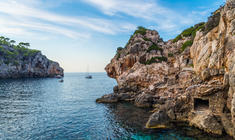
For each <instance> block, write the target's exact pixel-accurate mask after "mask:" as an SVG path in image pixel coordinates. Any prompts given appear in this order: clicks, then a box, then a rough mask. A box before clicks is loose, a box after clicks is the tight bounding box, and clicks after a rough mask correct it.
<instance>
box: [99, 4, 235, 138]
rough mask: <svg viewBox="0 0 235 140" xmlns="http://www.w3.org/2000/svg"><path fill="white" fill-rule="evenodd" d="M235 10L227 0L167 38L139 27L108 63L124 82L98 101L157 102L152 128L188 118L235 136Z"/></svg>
mask: <svg viewBox="0 0 235 140" xmlns="http://www.w3.org/2000/svg"><path fill="white" fill-rule="evenodd" d="M234 10H235V5H234V0H227V2H226V4H225V5H224V6H221V7H220V8H219V9H218V10H216V11H215V12H213V13H212V15H211V16H210V17H209V18H208V21H207V22H206V23H204V22H202V23H199V24H196V25H194V26H192V27H190V28H188V29H186V30H184V31H183V32H182V33H181V34H179V35H178V36H177V37H176V38H175V39H172V40H169V41H166V42H165V41H163V40H162V39H161V37H160V36H159V34H158V32H157V31H155V30H149V29H146V28H144V27H139V28H138V30H136V31H135V32H134V34H133V35H132V36H131V38H130V40H129V41H128V43H127V44H126V46H125V47H124V48H122V47H119V48H118V49H117V53H116V55H115V56H114V58H113V59H112V60H111V62H110V63H109V64H108V65H107V66H106V68H105V70H106V72H107V74H108V76H109V77H111V78H114V79H116V81H117V83H118V85H117V86H115V87H114V89H113V93H111V94H107V95H104V96H103V97H101V98H99V99H97V100H96V101H97V102H98V103H117V102H123V101H124V102H131V103H133V104H135V105H136V106H138V107H145V108H146V107H147V108H152V109H153V113H152V115H151V116H149V120H148V122H146V128H170V127H171V124H172V123H173V122H186V123H187V124H188V125H190V126H195V127H197V128H199V129H201V130H204V131H205V132H207V133H210V134H214V135H223V134H224V132H225V133H226V134H228V135H230V136H233V137H235V133H234V132H235V123H234V120H235V109H234V108H235V98H234V97H235V94H234V90H235V84H234V83H235V82H234V81H235V79H234V77H235V67H234V66H235V65H234V64H235V51H234V47H235V36H234V35H235V30H234V29H235V24H234V23H235V20H234V19H235V14H234V13H235V12H234Z"/></svg>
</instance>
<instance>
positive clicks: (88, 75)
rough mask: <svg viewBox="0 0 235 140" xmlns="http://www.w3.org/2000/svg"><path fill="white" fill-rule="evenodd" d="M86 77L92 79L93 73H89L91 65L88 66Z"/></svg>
mask: <svg viewBox="0 0 235 140" xmlns="http://www.w3.org/2000/svg"><path fill="white" fill-rule="evenodd" d="M85 78H86V79H92V75H90V74H89V67H87V74H86V77H85Z"/></svg>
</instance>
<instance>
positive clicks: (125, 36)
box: [0, 0, 225, 72]
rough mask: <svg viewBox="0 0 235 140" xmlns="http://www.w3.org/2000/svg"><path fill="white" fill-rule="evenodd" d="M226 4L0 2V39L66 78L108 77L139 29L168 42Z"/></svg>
mask: <svg viewBox="0 0 235 140" xmlns="http://www.w3.org/2000/svg"><path fill="white" fill-rule="evenodd" d="M224 2H225V0H0V7H1V8H0V36H5V37H9V38H11V39H13V40H15V41H17V42H22V41H23V42H29V43H30V44H31V47H30V48H32V49H38V50H41V51H42V53H43V54H44V55H46V56H47V57H48V58H49V59H51V60H54V61H57V62H59V63H60V65H61V66H62V67H63V68H64V70H65V72H86V71H87V67H89V71H90V72H104V68H105V66H106V65H107V64H108V63H109V62H110V60H111V59H112V57H113V56H114V55H115V53H116V48H117V47H120V46H122V47H123V46H125V44H126V43H127V41H128V40H129V37H130V35H131V34H132V33H133V32H134V31H135V29H136V27H138V26H144V27H146V28H149V29H154V30H157V31H158V32H159V34H160V36H161V37H162V38H163V39H164V40H165V41H167V40H169V39H172V38H174V37H175V36H177V35H178V34H179V33H180V32H181V31H182V30H183V29H186V28H188V27H190V26H193V25H194V24H196V23H199V22H202V21H206V20H207V17H208V16H210V14H211V12H213V11H215V10H216V9H217V8H219V6H220V5H222V4H224Z"/></svg>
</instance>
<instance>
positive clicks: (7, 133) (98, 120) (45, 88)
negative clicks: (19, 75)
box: [0, 73, 210, 140]
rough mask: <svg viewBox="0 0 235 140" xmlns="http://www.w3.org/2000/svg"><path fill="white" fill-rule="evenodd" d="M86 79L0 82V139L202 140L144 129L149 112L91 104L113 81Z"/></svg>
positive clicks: (98, 77) (101, 76)
mask: <svg viewBox="0 0 235 140" xmlns="http://www.w3.org/2000/svg"><path fill="white" fill-rule="evenodd" d="M92 75H93V79H92V80H87V79H85V78H84V76H85V74H84V73H74V74H66V75H65V77H64V82H63V83H60V82H58V79H51V78H42V79H18V80H0V140H64V139H65V140H104V139H112V140H120V139H121V140H122V139H124V140H129V139H134V140H142V139H144V140H145V139H146V140H148V139H164V140H167V139H169V140H171V139H177V140H178V139H179V140H180V139H194V138H195V137H196V136H195V134H197V135H200V136H205V135H202V134H201V131H198V133H195V131H192V130H191V128H185V129H187V130H188V131H184V128H180V129H172V130H157V131H156V130H146V129H144V125H145V123H146V121H147V119H148V116H149V115H150V113H149V110H145V109H141V108H136V107H134V106H133V105H131V104H126V103H120V104H97V103H95V100H96V98H98V97H100V96H102V95H103V94H106V93H110V92H112V88H113V86H114V85H115V84H116V82H115V81H114V80H113V79H110V78H108V77H107V76H106V74H105V73H93V74H92ZM186 132H187V133H186ZM190 132H193V133H191V134H190ZM184 133H186V134H187V135H185V134H184ZM207 138H210V137H208V136H207Z"/></svg>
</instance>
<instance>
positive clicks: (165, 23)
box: [83, 0, 194, 32]
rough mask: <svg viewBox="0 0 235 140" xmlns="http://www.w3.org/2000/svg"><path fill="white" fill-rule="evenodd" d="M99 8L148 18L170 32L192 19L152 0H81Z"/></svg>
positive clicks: (105, 11)
mask: <svg viewBox="0 0 235 140" xmlns="http://www.w3.org/2000/svg"><path fill="white" fill-rule="evenodd" d="M83 2H85V3H88V4H90V5H93V6H94V7H96V8H98V9H100V10H101V11H102V12H103V13H104V14H107V15H111V16H116V15H119V14H126V15H129V16H132V17H136V18H141V19H145V20H148V21H149V22H152V23H154V24H156V25H157V27H158V29H159V30H164V31H166V32H172V31H174V30H177V29H178V28H180V26H181V25H190V24H192V23H194V19H193V18H190V15H186V16H185V15H184V16H183V15H180V14H179V13H178V12H177V11H172V10H171V9H169V8H167V7H164V6H161V5H159V4H158V1H153V0H128V1H127V0H83Z"/></svg>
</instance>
